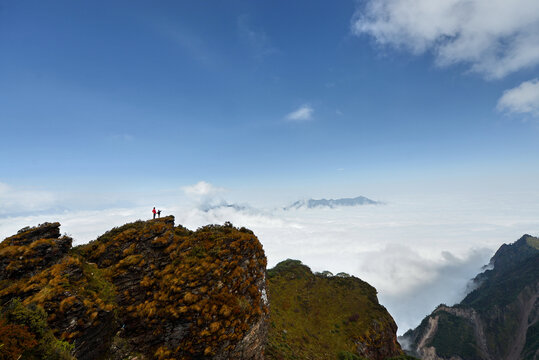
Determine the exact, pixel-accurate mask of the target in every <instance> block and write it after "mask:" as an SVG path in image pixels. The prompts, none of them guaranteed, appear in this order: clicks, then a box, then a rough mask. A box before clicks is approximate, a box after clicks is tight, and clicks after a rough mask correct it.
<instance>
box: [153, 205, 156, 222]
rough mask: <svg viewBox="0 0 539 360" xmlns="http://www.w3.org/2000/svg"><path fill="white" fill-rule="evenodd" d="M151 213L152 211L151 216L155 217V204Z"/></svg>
mask: <svg viewBox="0 0 539 360" xmlns="http://www.w3.org/2000/svg"><path fill="white" fill-rule="evenodd" d="M152 213H153V218H154V219H155V214H156V213H157V211H155V206H154V207H153V210H152Z"/></svg>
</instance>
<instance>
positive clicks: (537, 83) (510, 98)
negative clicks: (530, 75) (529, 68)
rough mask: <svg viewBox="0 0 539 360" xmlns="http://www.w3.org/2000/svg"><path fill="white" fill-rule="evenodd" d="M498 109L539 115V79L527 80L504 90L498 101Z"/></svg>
mask: <svg viewBox="0 0 539 360" xmlns="http://www.w3.org/2000/svg"><path fill="white" fill-rule="evenodd" d="M498 110H500V111H505V112H508V113H513V114H530V115H532V116H539V79H534V80H530V81H525V82H523V83H522V84H520V85H519V86H517V87H515V88H513V89H509V90H506V91H504V93H503V95H502V97H501V98H500V100H499V101H498Z"/></svg>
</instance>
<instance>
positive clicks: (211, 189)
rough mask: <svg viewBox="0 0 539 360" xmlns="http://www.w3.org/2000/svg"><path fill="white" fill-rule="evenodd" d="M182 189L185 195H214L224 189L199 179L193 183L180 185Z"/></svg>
mask: <svg viewBox="0 0 539 360" xmlns="http://www.w3.org/2000/svg"><path fill="white" fill-rule="evenodd" d="M182 190H183V191H184V192H185V193H186V194H187V195H195V196H207V195H215V194H218V193H220V192H223V191H224V189H223V188H220V187H216V186H213V185H212V184H210V183H208V182H206V181H199V182H197V183H196V184H194V185H189V186H184V187H182Z"/></svg>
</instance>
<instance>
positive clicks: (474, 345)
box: [404, 235, 539, 360]
mask: <svg viewBox="0 0 539 360" xmlns="http://www.w3.org/2000/svg"><path fill="white" fill-rule="evenodd" d="M490 265H491V266H493V268H492V269H491V270H487V271H485V272H483V273H482V274H479V275H478V276H477V277H476V278H475V280H474V281H475V283H476V285H477V288H476V289H475V290H474V291H472V292H471V293H470V294H468V296H466V298H465V299H464V300H463V301H462V302H461V303H460V304H458V305H455V306H452V307H448V306H445V305H440V306H439V307H438V308H437V309H436V310H434V312H433V313H432V314H431V315H429V316H428V317H427V318H425V319H424V320H423V322H422V323H421V324H420V325H419V327H417V328H416V329H415V330H410V331H408V332H407V333H406V334H405V335H404V338H406V340H407V341H409V342H410V343H411V344H412V347H413V349H412V351H413V353H414V354H415V355H418V356H420V357H421V358H422V359H428V360H438V359H452V360H453V359H464V360H476V359H484V360H517V359H523V360H536V359H539V239H538V238H535V237H532V236H529V235H524V236H523V237H522V238H521V239H519V240H518V241H516V242H515V243H513V244H511V245H502V247H500V249H499V250H498V251H497V252H496V254H495V255H494V256H493V257H492V259H491V264H490Z"/></svg>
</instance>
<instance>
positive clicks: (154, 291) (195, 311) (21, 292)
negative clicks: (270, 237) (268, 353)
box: [0, 217, 269, 360]
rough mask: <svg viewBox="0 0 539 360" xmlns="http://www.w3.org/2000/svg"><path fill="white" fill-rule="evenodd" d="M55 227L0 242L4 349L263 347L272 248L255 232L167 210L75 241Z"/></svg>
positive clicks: (140, 353)
mask: <svg viewBox="0 0 539 360" xmlns="http://www.w3.org/2000/svg"><path fill="white" fill-rule="evenodd" d="M59 227H60V224H58V223H46V224H42V225H40V226H38V227H35V228H25V229H22V230H21V231H19V233H18V234H16V235H14V236H12V237H9V238H7V239H5V240H4V241H3V242H2V243H0V302H1V304H0V305H2V316H1V317H0V343H2V345H1V346H0V358H2V359H4V358H5V359H9V358H12V357H13V358H17V357H18V356H19V355H23V357H24V358H51V359H53V358H58V359H60V358H66V359H67V358H71V356H70V354H73V355H74V356H76V358H78V359H126V358H133V357H137V358H138V359H143V358H152V359H153V358H155V359H216V360H217V359H262V358H263V352H264V351H263V349H264V346H265V341H266V338H267V324H268V323H267V317H268V312H269V308H268V305H269V304H268V301H267V295H266V277H265V274H266V271H265V266H266V258H265V255H264V251H263V249H262V246H261V244H260V242H259V241H258V240H257V238H256V237H255V236H254V234H253V233H252V232H251V231H249V230H247V229H244V228H242V229H237V228H234V227H233V226H232V225H230V224H225V225H224V226H215V225H211V226H206V227H203V228H200V229H198V230H197V231H195V232H193V231H190V230H187V229H185V228H183V227H181V226H177V227H175V226H174V218H173V217H166V218H162V219H156V220H151V221H138V222H135V223H132V224H127V225H124V226H122V227H119V228H115V229H113V230H111V231H109V232H107V233H105V234H104V235H102V236H100V237H99V238H98V239H96V240H95V241H92V242H91V243H89V244H87V245H84V246H80V247H77V248H71V242H72V239H71V238H69V237H67V236H61V235H60V229H59ZM18 299H20V301H19V300H18ZM14 309H15V310H14ZM21 314H22V315H21ZM36 319H37V320H39V319H42V320H43V321H42V322H40V323H39V326H38V325H36V324H37V323H36V321H37V320H36ZM13 334H16V335H17V336H14V335H13ZM44 339H46V341H45V340H44ZM40 344H41V345H40ZM43 344H44V345H43ZM51 344H52V345H51ZM42 345H43V346H45V347H47V349H49V348H50V349H49V350H50V354H51V355H50V356H47V357H43V356H44V355H43V352H41V353H40V354H41V355H36V354H37V353H38V352H37V351H36V349H37V347H39V346H42ZM8 349H9V350H10V351H11V353H9V354H8V353H7V350H8ZM49 350H47V351H49ZM18 352H19V353H18ZM6 354H7V355H6ZM32 354H33V355H32ZM10 356H12V357H10ZM32 356H34V357H32ZM40 356H41V357H40Z"/></svg>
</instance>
